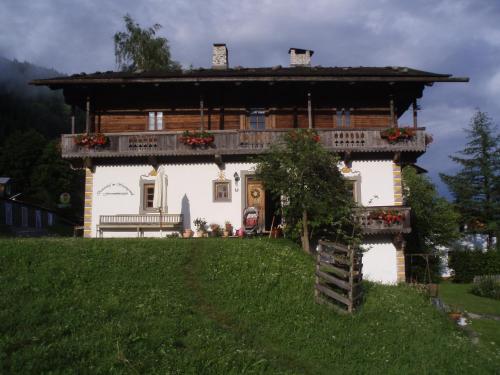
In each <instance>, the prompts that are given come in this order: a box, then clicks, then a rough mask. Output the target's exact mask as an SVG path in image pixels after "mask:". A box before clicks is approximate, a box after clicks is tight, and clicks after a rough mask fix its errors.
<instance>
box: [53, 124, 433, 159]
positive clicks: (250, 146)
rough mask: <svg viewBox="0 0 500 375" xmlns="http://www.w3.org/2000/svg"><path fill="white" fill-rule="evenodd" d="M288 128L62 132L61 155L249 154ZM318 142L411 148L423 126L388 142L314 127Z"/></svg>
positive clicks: (346, 147) (418, 144) (356, 148)
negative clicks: (99, 141) (203, 139)
mask: <svg viewBox="0 0 500 375" xmlns="http://www.w3.org/2000/svg"><path fill="white" fill-rule="evenodd" d="M289 130H290V129H283V130H277V129H271V130H260V131H254V130H216V131H210V133H212V134H213V136H214V142H213V143H212V144H211V145H210V146H207V147H199V146H198V147H192V146H189V145H185V144H183V143H182V142H181V137H182V132H178V131H176V132H141V133H108V134H106V136H107V137H108V138H109V143H108V144H107V145H106V146H97V147H85V146H79V145H77V144H75V142H74V137H75V135H74V134H64V135H62V140H61V148H62V156H63V157H64V158H85V157H90V158H109V157H139V156H187V155H252V154H259V153H263V152H265V151H266V150H268V149H269V147H270V145H271V144H273V143H275V142H279V141H280V140H281V139H282V137H283V135H284V134H285V133H286V132H287V131H289ZM315 130H316V131H317V133H318V135H319V136H320V142H321V143H322V144H323V146H325V147H326V148H327V149H328V150H330V151H333V152H347V151H353V152H415V153H423V152H425V149H426V139H425V132H424V129H421V128H420V129H417V130H416V131H415V136H414V137H413V138H412V139H411V140H407V141H400V142H396V143H389V142H388V141H387V140H386V139H384V138H382V137H381V136H380V130H377V129H352V130H339V129H328V130H325V129H315Z"/></svg>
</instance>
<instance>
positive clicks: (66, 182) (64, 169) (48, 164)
mask: <svg viewBox="0 0 500 375" xmlns="http://www.w3.org/2000/svg"><path fill="white" fill-rule="evenodd" d="M30 181H31V194H30V198H31V200H32V201H34V202H37V203H40V204H43V205H44V206H45V207H48V208H51V209H57V204H58V203H59V197H60V195H61V193H65V192H69V193H71V196H72V200H71V207H70V208H68V209H65V211H64V212H62V213H64V214H66V215H67V216H68V215H70V216H72V217H73V218H76V217H78V216H79V215H80V213H81V211H82V209H83V195H84V192H83V189H82V188H83V181H84V173H83V171H81V170H74V169H72V168H71V165H70V163H69V162H68V161H66V160H64V159H63V158H62V157H61V150H60V148H59V142H58V141H52V142H49V143H47V145H46V146H45V147H44V149H43V151H42V152H41V155H40V156H39V160H38V163H37V165H36V167H35V168H34V169H33V172H32V174H31V178H30Z"/></svg>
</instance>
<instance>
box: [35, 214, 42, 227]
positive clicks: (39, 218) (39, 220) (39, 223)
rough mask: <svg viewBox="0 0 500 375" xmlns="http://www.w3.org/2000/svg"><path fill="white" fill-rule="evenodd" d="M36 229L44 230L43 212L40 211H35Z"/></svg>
mask: <svg viewBox="0 0 500 375" xmlns="http://www.w3.org/2000/svg"><path fill="white" fill-rule="evenodd" d="M35 228H36V229H41V228H42V211H40V210H36V211H35Z"/></svg>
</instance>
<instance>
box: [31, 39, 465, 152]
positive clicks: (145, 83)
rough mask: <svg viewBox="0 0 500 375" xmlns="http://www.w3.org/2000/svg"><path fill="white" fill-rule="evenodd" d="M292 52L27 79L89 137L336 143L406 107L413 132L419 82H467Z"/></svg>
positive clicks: (384, 124) (220, 51)
mask: <svg viewBox="0 0 500 375" xmlns="http://www.w3.org/2000/svg"><path fill="white" fill-rule="evenodd" d="M289 53H290V55H291V64H290V65H291V66H290V67H281V66H277V67H272V68H240V67H235V68H229V67H228V64H227V61H228V56H227V49H226V47H225V45H214V54H213V66H212V68H211V69H194V70H187V71H174V72H105V73H93V74H79V75H73V76H70V77H58V78H53V79H45V80H36V81H34V82H32V83H33V84H35V85H45V86H49V87H50V88H52V89H62V90H63V92H64V97H65V100H66V103H67V104H68V105H70V106H71V107H72V108H73V111H74V109H75V108H77V107H78V108H80V109H82V110H83V111H85V113H86V123H85V130H84V131H85V132H86V133H104V134H106V135H109V136H113V135H116V136H118V135H120V136H122V137H123V136H125V137H126V136H127V134H130V135H131V136H132V135H137V134H142V135H154V134H156V135H158V137H160V136H162V137H165V136H164V134H168V133H171V134H175V133H176V132H182V131H185V130H189V131H198V130H205V131H212V132H215V133H216V134H224V133H225V132H228V133H232V134H234V132H236V133H244V132H247V133H248V132H251V133H252V132H275V133H276V134H279V132H282V131H284V130H287V129H294V128H313V129H317V130H318V131H321V132H322V133H323V134H326V133H325V132H327V133H328V132H329V134H330V135H331V137H333V138H335V137H334V136H335V134H336V135H337V137H338V136H339V134H340V133H338V132H339V131H341V132H344V133H343V134H345V132H356V131H357V132H358V133H359V132H362V131H369V132H370V131H371V133H370V134H372V133H373V134H374V132H380V131H381V130H384V129H386V128H389V127H397V126H400V125H401V124H398V119H399V118H400V117H401V116H402V114H403V113H404V112H406V111H407V110H411V111H412V112H413V116H412V117H413V121H412V123H411V124H404V125H405V126H408V125H409V126H411V127H413V128H415V129H417V127H418V123H417V110H418V105H417V100H418V99H419V98H421V97H422V94H423V91H424V88H425V87H426V86H431V85H432V84H434V83H435V82H466V81H467V80H468V79H467V78H456V77H452V76H451V75H449V74H435V73H429V72H423V71H418V70H414V69H410V68H405V67H381V68H370V67H357V68H353V67H332V68H326V67H314V66H311V65H310V56H312V51H307V50H300V49H290V51H289ZM294 59H295V60H294ZM74 132H75V127H74V118H73V120H72V125H71V133H74ZM416 132H417V130H416ZM352 134H354V133H352ZM234 137H236V138H238V139H237V140H236V141H238V140H239V139H240V138H241V136H240V135H238V136H234ZM234 137H233V138H234ZM256 137H257V138H258V136H256ZM342 137H344V135H342ZM421 137H422V136H420V138H421ZM236 138H235V139H236ZM264 138H265V137H264ZM333 138H332V139H333ZM371 138H373V136H371ZM375 138H376V137H375ZM117 142H118V141H116V142H115V143H116V145H115V147H118V143H117ZM120 142H123V141H120ZM424 150H425V145H424ZM70 151H71V152H73V151H75V150H70ZM340 151H342V150H340ZM228 152H230V151H228ZM418 152H422V149H421V148H419V151H418ZM64 153H65V151H64V147H63V154H64ZM73 154H74V153H73ZM76 154H78V152H76Z"/></svg>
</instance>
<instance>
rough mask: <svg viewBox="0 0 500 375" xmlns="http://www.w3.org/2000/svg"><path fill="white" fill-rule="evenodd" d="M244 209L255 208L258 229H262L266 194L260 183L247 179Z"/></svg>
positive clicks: (250, 178)
mask: <svg viewBox="0 0 500 375" xmlns="http://www.w3.org/2000/svg"><path fill="white" fill-rule="evenodd" d="M246 193H247V194H246V195H247V198H246V207H255V208H257V209H258V210H259V227H261V228H264V218H265V214H266V193H265V190H264V185H263V184H262V182H261V181H258V180H255V179H253V178H252V177H247V181H246Z"/></svg>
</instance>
